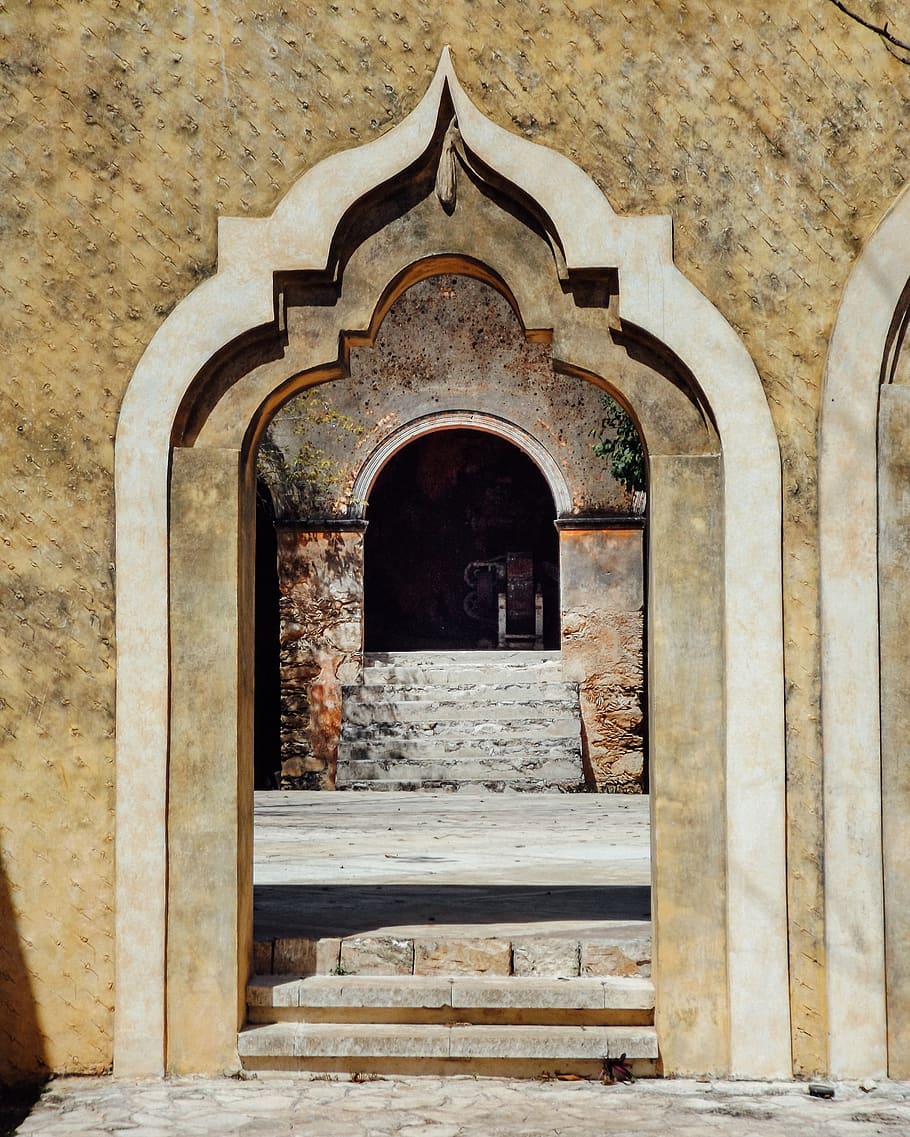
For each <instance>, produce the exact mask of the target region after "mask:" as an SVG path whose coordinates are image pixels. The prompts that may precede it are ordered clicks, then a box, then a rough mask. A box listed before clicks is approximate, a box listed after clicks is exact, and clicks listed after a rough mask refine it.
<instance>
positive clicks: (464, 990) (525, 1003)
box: [247, 975, 654, 1011]
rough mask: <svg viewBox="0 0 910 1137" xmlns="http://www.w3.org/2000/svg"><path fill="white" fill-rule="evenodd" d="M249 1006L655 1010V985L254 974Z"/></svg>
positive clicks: (608, 979)
mask: <svg viewBox="0 0 910 1137" xmlns="http://www.w3.org/2000/svg"><path fill="white" fill-rule="evenodd" d="M247 1003H248V1005H249V1006H251V1007H375V1008H400V1007H420V1008H438V1007H456V1008H465V1009H467V1008H471V1009H485V1008H488V1009H527V1010H549V1009H565V1010H591V1011H601V1010H608V1011H610V1010H632V1011H649V1010H653V1009H654V984H653V982H652V981H651V980H650V979H645V978H642V977H638V976H628V977H618V976H616V977H613V976H603V977H599V978H596V979H593V978H592V979H586V978H579V979H540V978H536V977H527V978H526V977H517V976H511V977H502V978H500V977H496V978H476V979H475V978H472V977H470V976H466V977H452V978H437V977H435V976H420V975H396V976H373V975H311V976H307V977H306V978H303V979H290V978H288V977H287V976H283V975H257V976H254V978H253V980H252V981H251V982H250V983H249V985H248V986H247Z"/></svg>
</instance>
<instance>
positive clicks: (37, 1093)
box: [0, 1083, 44, 1137]
mask: <svg viewBox="0 0 910 1137" xmlns="http://www.w3.org/2000/svg"><path fill="white" fill-rule="evenodd" d="M43 1089H44V1083H41V1084H36V1085H31V1086H17V1087H16V1088H15V1089H10V1088H8V1087H6V1086H0V1137H13V1134H14V1133H15V1132H16V1130H17V1129H18V1128H19V1126H20V1125H21V1124H22V1122H23V1121H25V1119H26V1118H27V1117H28V1115H29V1114H30V1113H31V1112H32V1110H33V1109H34V1107H35V1103H36V1102H37V1101H38V1098H40V1097H41V1091H42V1090H43Z"/></svg>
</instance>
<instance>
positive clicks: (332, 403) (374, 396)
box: [259, 274, 630, 518]
mask: <svg viewBox="0 0 910 1137" xmlns="http://www.w3.org/2000/svg"><path fill="white" fill-rule="evenodd" d="M350 371H351V374H350V377H349V378H347V379H340V380H336V381H335V382H332V383H325V384H323V385H322V386H320V387H318V388H316V389H314V390H310V391H307V392H305V393H304V394H303V395H298V396H297V397H296V398H295V399H292V400H291V401H290V402H289V403H288V404H287V405H286V406H285V407H283V408H282V410H281V411H279V412H278V414H277V415H276V416H275V418H274V419H273V420H272V423H271V425H270V427H269V429H268V432H267V436H266V440H265V443H264V445H263V447H262V449H261V451H260V459H259V462H260V471H261V473H262V476H263V477H264V478H265V479H266V481H267V482H268V483H269V486H270V488H271V491H272V499H273V501H274V502H275V506H276V509H277V510H278V512H279V514H280V515H283V516H286V517H292V518H307V517H344V516H345V515H346V514H347V512H348V511H349V509H351V508H352V507H355V508H357V509H362V508H363V506H364V503H363V502H354V501H352V496H351V495H352V491H353V486H354V479H355V478H356V476H357V472H358V470H359V469H360V467H361V466H362V465H363V463H364V462H365V461H366V459H367V458H368V457H369V455H370V453H371V451H372V450H373V449H374V448H375V447H376V446H377V445H378V444H379V443H380V442H381V441H382V440H383V439H385V438H386V437H387V436H388V435H389V434H391V433H392V431H394V430H396V429H397V428H398V427H399V426H401V425H403V424H404V423H406V422H410V421H411V420H412V419H415V418H419V417H421V416H422V415H428V414H435V413H438V412H441V411H459V410H470V411H480V412H484V413H487V414H490V415H495V416H499V417H502V418H505V419H507V420H508V421H510V422H512V423H515V424H516V425H518V426H520V427H522V428H523V429H525V430H526V431H527V432H528V433H529V434H531V435H532V436H533V437H535V438H537V439H538V440H539V441H540V442H541V443H542V444H543V445H544V446H546V447H547V449H548V450H549V451H550V453H551V454H553V456H554V458H555V459H556V460H557V462H558V463H559V465H560V467H561V468H562V470H563V473H564V475H565V478H566V481H567V482H568V484H569V489H570V492H571V494H572V512H573V513H578V514H600V513H621V512H625V511H628V510H629V508H630V495H629V494H628V492H627V491H625V490H624V489H623V488H622V486H621V485H619V484H618V483H617V482H616V480H615V479H614V478H613V476H612V475H611V473H610V466H609V462H608V461H607V460H605V459H603V458H600V457H598V456H597V455H596V454H595V453H594V450H593V448H592V443H593V441H594V438H595V437H596V436H598V435H599V432H600V429H601V423H602V420H603V417H604V405H603V396H602V392H601V391H600V390H599V389H598V388H596V387H594V386H592V384H590V383H588V382H586V381H585V380H583V379H579V378H576V377H575V376H570V375H560V374H558V373H556V372H554V370H553V363H552V354H551V350H550V347H549V345H548V344H546V343H537V342H532V343H529V342H528V341H527V340H526V339H525V336H524V332H523V330H522V328H521V325H520V323H519V321H518V318H517V316H516V315H515V313H514V312H513V311H512V308H511V307H510V305H509V302H508V301H507V300H506V299H505V297H504V296H502V295H501V294H500V293H499V292H497V291H496V290H495V289H494V288H492V287H491V286H490V285H488V284H484V283H482V282H481V281H479V280H474V279H472V278H470V277H464V276H462V277H458V276H452V275H450V274H446V275H442V276H437V277H431V278H430V279H428V280H424V281H421V282H420V283H418V284H415V285H413V286H412V287H411V288H409V289H408V291H407V292H405V293H404V295H403V296H401V297H399V299H398V300H397V301H396V302H395V303H394V304H393V305H392V307H391V309H390V311H389V312H388V313H387V315H386V317H385V319H384V321H383V323H382V326H381V327H380V329H379V332H378V334H377V336H376V341H375V343H374V344H373V345H372V346H371V347H356V348H353V349H352V350H351V360H350ZM367 516H369V514H367Z"/></svg>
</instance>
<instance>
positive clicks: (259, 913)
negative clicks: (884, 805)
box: [253, 884, 651, 939]
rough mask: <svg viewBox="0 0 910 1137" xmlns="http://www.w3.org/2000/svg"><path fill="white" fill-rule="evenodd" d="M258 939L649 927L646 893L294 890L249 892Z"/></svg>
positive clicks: (483, 888) (522, 888)
mask: <svg viewBox="0 0 910 1137" xmlns="http://www.w3.org/2000/svg"><path fill="white" fill-rule="evenodd" d="M253 903H254V918H253V919H254V928H255V936H256V938H257V939H271V938H273V937H274V936H300V937H316V936H352V935H358V934H360V933H362V932H370V931H376V930H377V929H379V928H388V927H399V926H406V925H411V924H436V925H438V926H441V927H444V926H445V925H447V924H457V925H464V924H523V925H531V926H532V930H533V925H534V924H539V923H550V922H557V921H559V922H565V921H572V922H578V923H585V924H594V923H599V922H601V921H611V922H624V921H637V920H650V918H651V889H650V888H649V887H648V886H646V885H645V886H638V885H613V886H588V885H584V886H578V887H565V886H562V885H552V886H551V885H502V886H496V885H440V884H377V885H336V884H331V885H309V884H308V885H295V884H264V885H257V886H256V888H255V889H254V902H253Z"/></svg>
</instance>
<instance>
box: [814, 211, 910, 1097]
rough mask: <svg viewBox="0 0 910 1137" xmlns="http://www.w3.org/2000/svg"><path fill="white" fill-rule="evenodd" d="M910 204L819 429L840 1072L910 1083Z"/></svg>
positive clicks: (876, 241)
mask: <svg viewBox="0 0 910 1137" xmlns="http://www.w3.org/2000/svg"><path fill="white" fill-rule="evenodd" d="M908 307H910V193H908V192H904V193H903V195H902V196H901V197H900V199H899V200H898V201H897V203H896V204H895V205H894V206H893V207H892V209H891V210H890V211H889V213H888V214H887V215H886V216H885V218H884V219H883V220H882V221H881V223H880V224H879V226H878V228H877V229H876V231H875V232H874V233H873V235H872V237H871V238H870V239H869V241H868V242H867V243H866V245H865V247H864V249H863V251H862V253H861V255H860V257H859V259H858V260H857V263H856V265H855V266H854V268H853V271H852V273H851V275H850V279H849V281H848V284H847V288H846V290H845V292H844V297H843V300H842V302H841V306H840V310H839V312H838V316H837V322H836V324H835V327H834V332H833V334H832V337H831V343H830V347H829V351H828V359H827V366H826V373H825V386H824V397H823V401H822V410H821V418H820V426H819V548H820V558H821V564H820V573H821V579H820V590H821V626H822V738H823V745H824V772H823V778H824V809H825V927H826V946H825V958H826V964H827V976H828V1023H829V1050H830V1065H831V1071H832V1073H834V1074H837V1075H838V1076H841V1077H865V1076H868V1075H873V1076H875V1075H881V1074H883V1073H884V1072H885V1071H886V1070H887V1071H888V1073H890V1075H891V1076H892V1077H895V1078H906V1077H910V959H908V954H907V942H908V938H910V833H908V829H907V820H906V819H907V817H908V815H910V784H908V781H907V770H908V768H910V766H908V761H907V752H906V747H907V738H908V737H910V734H908V729H910V720H908V714H907V707H908V706H910V658H908V654H907V643H908V640H910V624H908V614H907V601H906V598H907V595H908V589H910V573H908V569H907V566H908V539H907V533H908V526H910V511H908V506H907V501H908V497H910V455H908V439H910V387H908V386H907V382H908V378H910V376H908V371H910V361H908V351H907V347H906V345H905V337H906V328H907V314H908Z"/></svg>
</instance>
